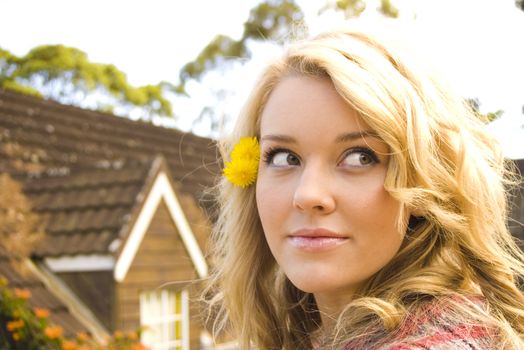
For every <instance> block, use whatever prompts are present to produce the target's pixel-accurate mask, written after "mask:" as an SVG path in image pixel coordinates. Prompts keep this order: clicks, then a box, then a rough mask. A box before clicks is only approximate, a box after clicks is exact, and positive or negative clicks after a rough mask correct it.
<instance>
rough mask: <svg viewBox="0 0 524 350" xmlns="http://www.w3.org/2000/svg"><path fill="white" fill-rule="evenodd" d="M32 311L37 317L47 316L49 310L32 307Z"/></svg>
mask: <svg viewBox="0 0 524 350" xmlns="http://www.w3.org/2000/svg"><path fill="white" fill-rule="evenodd" d="M33 312H34V314H35V316H36V317H38V318H48V317H49V310H47V309H43V308H40V307H35V308H34V309H33Z"/></svg>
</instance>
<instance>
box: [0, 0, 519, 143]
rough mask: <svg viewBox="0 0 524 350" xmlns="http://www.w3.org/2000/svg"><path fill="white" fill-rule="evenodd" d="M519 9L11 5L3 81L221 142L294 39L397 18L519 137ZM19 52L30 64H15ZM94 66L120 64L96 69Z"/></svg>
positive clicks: (399, 0)
mask: <svg viewBox="0 0 524 350" xmlns="http://www.w3.org/2000/svg"><path fill="white" fill-rule="evenodd" d="M522 7H523V5H522V1H520V0H482V1H475V0H460V1H453V0H424V1H416V0H367V1H363V0H360V1H359V0H339V1H335V0H317V1H305V0H296V1H284V0H280V1H277V0H271V1H257V0H246V1H240V0H224V1H220V2H217V1H206V0H200V1H194V2H190V1H160V0H153V1H150V2H148V3H147V4H146V3H144V2H141V1H126V2H123V1H116V0H115V1H102V0H94V1H91V2H89V4H86V3H82V2H77V1H65V0H64V1H60V0H52V1H46V2H41V1H37V0H34V1H33V0H20V1H4V2H3V6H2V12H3V13H5V14H6V16H3V17H4V18H3V19H2V21H1V22H0V48H2V50H3V51H2V53H1V55H2V56H0V57H4V60H2V62H3V65H2V67H0V69H1V70H0V79H1V80H0V81H1V84H2V86H6V87H11V88H13V87H14V86H13V85H16V86H17V87H20V86H21V85H22V86H24V87H31V88H33V89H36V90H37V91H39V92H40V93H41V94H43V95H44V96H46V97H49V98H53V99H56V100H59V101H61V102H64V103H72V104H75V105H79V106H82V107H87V108H95V109H99V110H106V111H111V112H113V113H116V114H119V115H122V116H127V117H130V118H134V119H144V120H152V121H154V122H155V123H157V124H162V125H166V126H173V127H177V128H179V129H181V130H184V131H192V132H194V133H197V134H199V135H204V136H212V137H218V136H219V135H220V133H221V132H223V131H227V130H228V128H230V125H231V123H232V121H233V120H234V119H235V117H236V115H237V113H238V110H239V108H240V106H241V105H242V102H243V101H244V100H245V98H246V96H247V93H248V92H249V90H250V86H251V85H252V84H253V83H254V81H255V80H256V77H257V75H258V73H259V71H260V68H261V67H263V65H264V62H266V61H267V60H268V59H270V58H271V57H272V56H273V55H275V54H278V52H279V51H280V50H281V49H282V47H283V46H285V44H286V43H288V42H289V41H291V40H293V39H294V38H296V37H300V36H301V35H303V33H304V32H305V31H309V32H310V33H315V32H319V31H321V30H322V29H326V28H329V27H330V26H333V25H336V24H337V23H341V22H343V21H360V22H369V23H372V24H373V25H376V26H380V25H383V24H384V23H386V22H392V21H393V22H395V23H397V24H398V26H403V27H404V28H405V32H406V33H407V34H409V35H411V36H413V38H415V39H416V40H418V43H417V45H419V47H420V52H424V53H425V54H426V56H427V57H431V59H432V60H433V61H434V65H435V66H437V68H438V69H439V70H440V71H442V72H443V73H444V74H445V75H447V76H448V80H449V81H450V85H452V86H454V87H456V88H457V90H458V91H459V93H461V94H462V95H463V96H464V98H466V99H469V100H471V101H473V102H474V103H475V105H476V106H478V108H479V109H480V111H481V112H482V113H484V114H487V113H493V117H498V118H497V119H500V120H499V122H498V123H495V124H496V127H493V129H496V131H497V133H500V130H499V129H501V128H502V129H506V130H512V132H514V130H515V126H516V125H521V124H522V105H523V104H524V97H523V95H524V94H523V91H524V66H523V65H522V62H523V60H524V49H523V48H522V46H521V45H520V44H518V42H519V39H520V36H521V35H522V33H524V11H522ZM12 56H14V57H16V58H19V59H22V62H19V63H17V64H13V65H11V66H9V67H8V62H13V61H12V60H9V59H7V60H6V58H7V57H12ZM14 57H13V58H14ZM88 63H92V64H100V65H106V66H111V69H110V70H106V72H105V73H103V72H95V70H96V69H95V67H94V66H92V65H89V64H88ZM72 67H74V68H72ZM106 68H107V67H106ZM51 71H52V72H53V73H52V74H51V75H49V73H51ZM116 71H118V74H115V72H116ZM147 87H149V89H147ZM130 88H136V89H135V90H133V89H130ZM140 88H142V90H140ZM145 90H147V92H146V91H145ZM147 94H149V95H150V96H149V98H146V97H145V96H144V95H147ZM153 98H155V99H156V100H157V102H158V100H159V102H160V103H153V102H152V99H153ZM166 116H167V117H168V118H163V117H166ZM510 120H511V121H510ZM517 120H518V121H517ZM498 124H502V126H498ZM520 145H522V144H520ZM508 152H509V153H511V152H510V151H508Z"/></svg>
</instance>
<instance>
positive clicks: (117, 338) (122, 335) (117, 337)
mask: <svg viewBox="0 0 524 350" xmlns="http://www.w3.org/2000/svg"><path fill="white" fill-rule="evenodd" d="M113 337H114V338H115V339H116V340H120V339H122V338H123V337H124V333H123V332H122V331H116V332H115V333H113Z"/></svg>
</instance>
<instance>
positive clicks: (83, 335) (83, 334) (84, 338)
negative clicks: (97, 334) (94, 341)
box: [76, 332, 89, 343]
mask: <svg viewBox="0 0 524 350" xmlns="http://www.w3.org/2000/svg"><path fill="white" fill-rule="evenodd" d="M76 339H77V340H78V341H79V342H81V343H83V342H85V341H87V340H88V339H89V335H87V333H86V332H79V333H78V334H77V335H76Z"/></svg>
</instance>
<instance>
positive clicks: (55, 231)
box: [0, 89, 219, 256]
mask: <svg viewBox="0 0 524 350" xmlns="http://www.w3.org/2000/svg"><path fill="white" fill-rule="evenodd" d="M159 155H162V157H163V158H164V159H165V162H166V164H167V166H168V169H169V173H170V175H171V176H172V178H173V180H174V182H175V184H176V186H177V191H179V192H180V194H181V195H182V196H189V197H190V198H192V199H193V200H194V201H195V202H196V203H199V204H200V205H201V206H203V207H206V209H209V208H210V207H211V201H209V200H206V197H205V191H206V190H207V189H208V188H209V187H211V186H212V185H213V183H214V181H215V178H216V175H217V174H218V173H219V170H218V162H217V152H216V146H215V144H214V142H213V141H212V140H210V139H207V138H202V137H198V136H195V135H192V134H188V133H183V132H181V131H178V130H175V129H167V128H163V127H156V126H154V125H152V124H149V123H145V122H137V121H132V120H129V119H126V118H121V117H115V116H113V115H110V114H105V113H99V112H94V111H89V110H83V109H79V108H76V107H71V106H64V105H61V104H58V103H56V102H52V101H46V100H42V99H38V98H34V97H28V96H24V95H20V94H17V93H13V92H10V91H6V90H1V89H0V173H2V172H7V173H9V174H10V175H11V176H12V177H14V178H15V179H17V180H19V181H21V182H22V183H23V184H24V192H25V194H26V195H27V196H28V197H29V198H30V200H31V203H32V206H33V209H34V211H35V212H36V213H38V214H40V216H41V217H42V218H43V220H44V222H45V232H46V239H45V240H44V241H43V243H42V244H41V245H40V247H39V248H38V249H37V251H36V252H35V253H36V254H37V255H39V256H58V255H64V254H71V255H73V254H93V253H108V249H109V246H110V244H111V242H113V240H115V239H116V238H122V237H118V234H119V232H120V230H121V229H122V227H123V226H124V225H125V224H126V223H128V222H129V220H130V216H131V215H132V212H133V210H132V209H133V208H134V207H135V205H136V204H137V203H139V202H140V201H141V199H143V198H142V197H143V196H144V193H141V191H142V190H143V189H144V186H145V185H146V180H147V178H148V174H149V172H150V171H151V166H152V164H153V161H154V159H155V158H157V157H158V156H159Z"/></svg>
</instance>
